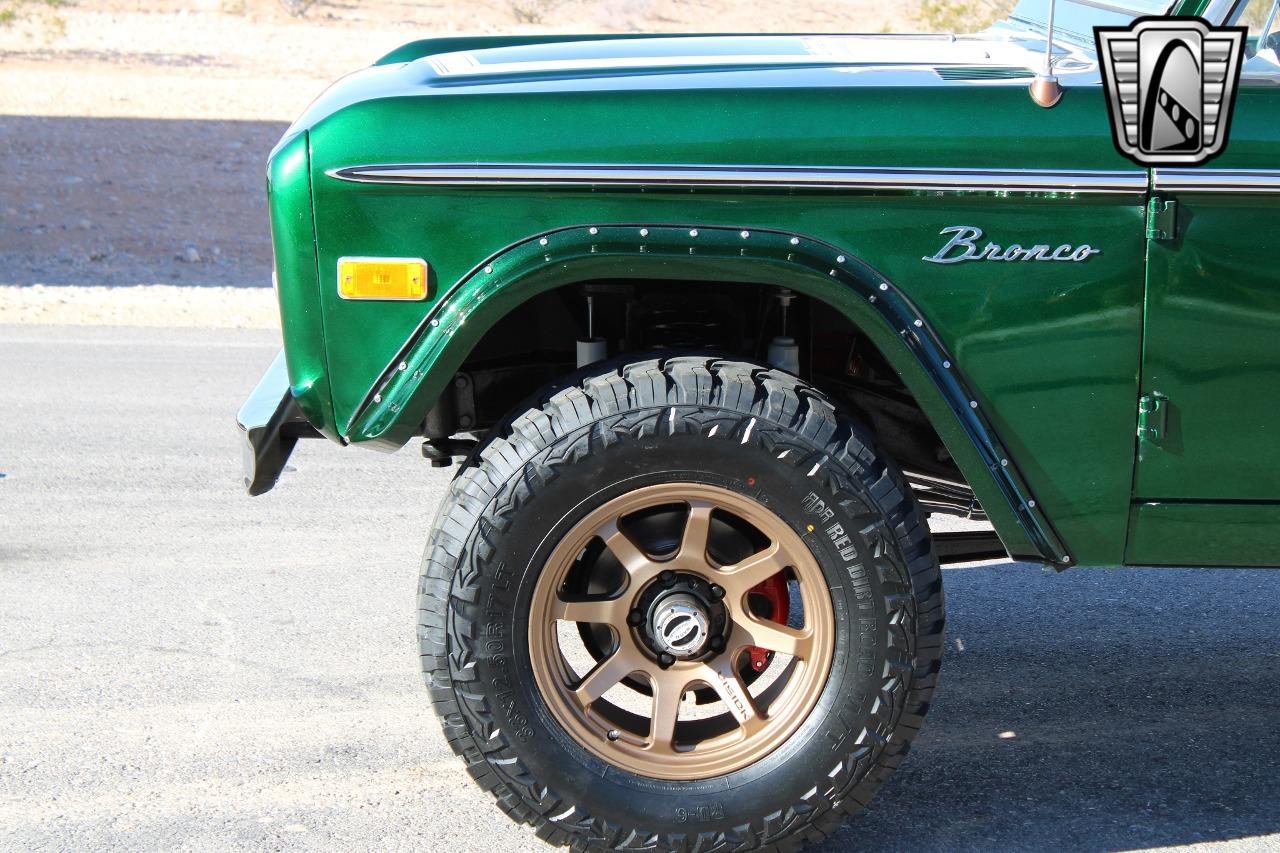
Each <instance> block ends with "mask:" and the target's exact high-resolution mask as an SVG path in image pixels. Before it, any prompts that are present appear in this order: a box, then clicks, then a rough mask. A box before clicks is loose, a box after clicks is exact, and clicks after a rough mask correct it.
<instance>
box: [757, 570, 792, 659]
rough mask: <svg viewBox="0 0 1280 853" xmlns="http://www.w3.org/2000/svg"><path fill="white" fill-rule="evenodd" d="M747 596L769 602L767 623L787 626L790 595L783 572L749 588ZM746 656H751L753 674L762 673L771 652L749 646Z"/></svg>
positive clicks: (789, 611) (789, 612)
mask: <svg viewBox="0 0 1280 853" xmlns="http://www.w3.org/2000/svg"><path fill="white" fill-rule="evenodd" d="M748 595H759V596H763V597H764V599H765V600H766V601H768V602H769V608H770V609H769V621H770V622H777V623H778V624H779V625H785V624H787V618H788V616H790V614H791V595H790V593H789V592H788V591H787V576H786V574H785V573H783V572H778V573H777V574H776V575H774V576H773V577H771V578H766V579H764V580H762V581H760V583H758V584H756V585H755V586H753V587H751V590H750V592H748ZM747 654H749V655H750V656H751V669H752V670H753V671H755V672H764V669H765V667H767V666H768V665H769V657H770V656H771V655H772V654H773V652H771V651H769V650H768V649H762V648H760V647H759V646H749V647H748V648H747Z"/></svg>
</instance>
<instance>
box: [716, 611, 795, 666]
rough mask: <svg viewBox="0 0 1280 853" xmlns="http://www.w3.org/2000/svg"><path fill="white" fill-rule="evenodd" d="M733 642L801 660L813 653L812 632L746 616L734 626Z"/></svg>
mask: <svg viewBox="0 0 1280 853" xmlns="http://www.w3.org/2000/svg"><path fill="white" fill-rule="evenodd" d="M734 628H735V630H734V636H733V639H734V641H735V642H741V643H742V644H743V645H748V646H759V647H760V648H762V649H768V650H769V651H771V652H778V653H780V654H784V655H792V656H793V657H798V658H800V659H801V660H808V658H809V656H810V655H811V654H812V653H813V633H812V632H811V631H804V630H800V629H798V628H791V627H789V626H787V625H779V624H778V623H777V622H765V621H763V620H760V619H755V618H751V617H748V618H746V619H742V620H740V621H739V622H738V623H737V624H736V625H735V626H734Z"/></svg>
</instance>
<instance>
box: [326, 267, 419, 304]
mask: <svg viewBox="0 0 1280 853" xmlns="http://www.w3.org/2000/svg"><path fill="white" fill-rule="evenodd" d="M427 287H428V285H427V262H426V261H424V260H422V258H339V259H338V295H339V296H341V297H342V298H343V299H408V300H417V299H426V298H427Z"/></svg>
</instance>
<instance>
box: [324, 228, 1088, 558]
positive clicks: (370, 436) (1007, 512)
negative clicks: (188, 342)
mask: <svg viewBox="0 0 1280 853" xmlns="http://www.w3.org/2000/svg"><path fill="white" fill-rule="evenodd" d="M619 277H625V278H663V279H698V280H704V281H706V280H723V281H737V282H751V283H759V284H769V285H774V286H779V287H789V288H791V289H793V290H795V291H798V292H800V293H804V294H806V295H809V296H812V297H814V298H817V299H820V300H822V301H824V302H826V303H828V304H830V305H831V306H833V307H835V308H836V309H837V310H839V311H841V312H842V313H843V314H844V315H845V316H846V317H848V319H849V320H850V321H851V322H852V323H853V324H854V325H856V326H857V327H858V329H859V330H860V331H862V333H863V334H865V335H867V337H868V338H870V339H871V340H872V342H873V343H874V344H875V345H876V346H877V347H878V348H879V350H880V351H881V352H882V353H883V354H884V356H885V357H886V358H887V359H888V360H889V362H890V363H891V364H892V365H893V367H894V369H895V370H897V371H898V373H899V375H900V376H901V377H902V380H903V382H904V384H905V385H906V386H907V389H908V390H909V391H910V392H911V393H912V394H913V395H914V396H915V398H916V400H917V402H918V403H919V404H920V407H921V409H922V410H923V411H924V413H925V415H926V416H927V417H928V418H929V420H930V421H931V423H932V424H933V427H934V429H936V430H937V432H938V435H939V437H940V438H941V439H942V441H943V443H944V444H945V445H946V447H947V451H948V452H949V453H950V454H951V455H952V457H953V458H954V459H955V461H956V463H957V465H958V466H959V468H960V470H961V472H962V473H963V474H964V476H965V478H966V480H967V481H968V483H969V485H970V486H971V487H972V488H973V490H974V493H975V495H976V496H977V497H978V499H979V500H980V501H981V502H982V505H983V508H984V509H985V510H986V512H987V514H988V516H989V517H990V518H991V520H992V523H993V524H994V525H995V528H996V531H997V532H998V533H999V534H1000V537H1001V539H1002V541H1003V542H1004V544H1005V546H1006V548H1007V549H1008V550H1009V553H1010V554H1011V555H1012V556H1014V557H1015V558H1027V559H1033V560H1037V561H1042V562H1047V563H1053V564H1055V565H1057V566H1067V565H1070V564H1071V559H1070V557H1069V556H1068V552H1067V550H1066V549H1065V548H1064V546H1063V543H1062V542H1061V540H1060V539H1059V537H1058V535H1057V533H1056V532H1055V531H1054V529H1053V527H1052V525H1051V524H1050V522H1049V519H1048V518H1047V517H1046V516H1045V515H1044V514H1043V512H1042V511H1041V509H1040V508H1039V506H1038V505H1037V502H1036V501H1035V499H1034V497H1033V496H1032V494H1031V492H1030V489H1029V488H1028V486H1027V483H1026V481H1025V479H1024V478H1023V477H1022V476H1021V474H1020V473H1019V471H1018V466H1017V464H1016V460H1014V459H1012V458H1011V457H1010V455H1009V453H1008V452H1007V451H1006V449H1005V448H1004V446H1003V445H1002V443H1001V442H1000V440H999V437H998V436H997V435H996V434H995V432H994V430H993V429H992V428H991V426H990V423H989V421H988V419H987V418H986V416H985V415H984V413H983V411H982V409H981V407H980V406H979V405H978V403H977V402H976V401H977V397H975V396H974V395H973V394H971V393H969V390H968V388H967V387H966V383H965V381H964V376H963V371H962V369H961V366H960V365H958V364H957V363H956V361H955V359H954V358H953V357H952V356H951V355H950V354H949V353H948V352H947V351H946V350H945V348H944V347H943V345H942V343H941V342H940V340H939V338H938V337H937V336H936V335H935V334H934V333H933V331H932V330H931V329H930V327H929V324H928V323H927V321H926V320H925V318H924V317H922V316H921V315H920V313H919V312H918V311H917V310H916V308H915V306H914V305H913V304H912V303H911V301H910V300H909V299H908V298H907V297H906V295H905V294H903V293H902V292H901V291H900V290H899V289H898V288H896V287H895V286H894V285H893V284H892V283H891V282H889V281H888V280H887V279H885V278H884V277H883V276H882V275H880V274H879V273H877V272H876V271H875V270H874V269H872V268H871V267H869V266H868V265H866V264H864V263H862V262H861V261H859V260H857V259H856V258H854V257H852V256H850V255H848V254H846V253H842V252H841V251H840V250H839V249H837V248H836V247H834V246H831V245H830V244H828V243H824V242H822V241H819V240H814V239H812V238H809V237H806V236H804V235H800V234H792V233H788V232H783V231H756V230H752V231H744V230H740V229H734V228H724V227H704V226H696V227H695V226H674V225H642V224H636V225H609V226H585V225H584V226H576V227H569V228H562V229H557V230H553V231H548V232H545V233H542V234H536V235H533V236H531V237H529V238H528V239H526V240H522V241H520V242H518V243H515V244H513V245H511V246H508V247H507V248H505V249H503V250H501V251H499V252H497V253H496V254H494V255H493V256H491V257H490V258H488V259H487V260H486V261H484V262H483V263H481V264H479V265H477V266H476V267H475V268H473V269H472V270H471V271H470V272H469V273H467V274H466V275H465V276H463V277H462V278H461V279H460V280H459V281H458V282H457V283H456V284H454V285H453V286H452V287H450V288H449V289H448V291H446V292H445V293H444V294H443V295H442V296H441V297H440V299H438V300H437V301H436V303H435V305H434V306H433V307H432V310H431V311H430V313H429V314H428V315H427V316H426V317H425V318H424V320H423V322H422V324H421V325H419V327H418V328H417V329H416V330H415V332H414V333H413V334H412V335H411V336H410V337H409V340H408V341H407V342H406V343H405V345H404V346H403V347H402V348H401V350H400V352H399V353H398V354H397V355H396V358H395V359H394V360H393V361H392V362H391V363H390V364H389V365H388V366H387V368H386V370H384V371H383V373H382V375H381V376H380V378H379V380H378V381H377V382H376V383H375V385H374V387H373V388H372V389H370V391H369V393H368V396H367V397H366V398H365V400H364V401H363V403H362V404H361V406H359V407H358V408H357V410H356V414H355V416H354V417H353V418H352V420H351V422H350V423H349V424H348V427H347V430H346V433H347V437H348V438H349V439H350V440H351V441H353V442H370V443H372V444H374V445H375V446H381V447H382V448H384V449H394V448H397V447H400V446H401V445H403V444H404V443H405V442H407V441H408V440H409V439H410V438H411V437H412V436H413V435H414V433H415V431H416V429H417V427H418V425H419V424H420V423H421V421H422V418H423V416H424V414H425V413H426V411H427V410H428V409H429V408H430V406H431V405H432V404H433V403H434V402H435V400H436V398H437V396H438V395H439V394H440V392H441V391H442V390H443V389H444V387H445V385H446V384H447V383H449V382H450V381H451V379H452V378H453V375H454V373H456V372H457V370H458V369H459V368H460V367H461V366H462V363H463V361H464V360H465V359H466V357H467V354H468V353H469V352H470V351H471V349H472V348H473V347H474V346H475V344H476V342H477V341H478V340H479V339H480V337H481V336H482V335H483V334H484V333H485V332H486V331H487V330H488V329H489V328H490V327H491V326H492V325H493V324H494V323H495V322H497V320H498V319H499V318H501V317H502V316H504V315H505V314H506V313H507V312H509V311H512V310H515V309H517V308H518V307H519V306H520V305H521V304H522V303H524V302H525V301H526V300H527V299H529V298H530V297H532V296H534V295H536V294H538V293H541V292H543V291H545V290H550V289H552V288H555V287H560V286H563V285H566V284H572V283H575V282H580V281H584V280H588V279H592V278H619Z"/></svg>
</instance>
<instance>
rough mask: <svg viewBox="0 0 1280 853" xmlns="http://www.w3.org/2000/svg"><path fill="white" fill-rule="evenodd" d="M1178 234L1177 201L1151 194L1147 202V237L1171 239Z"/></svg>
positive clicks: (1150, 238)
mask: <svg viewBox="0 0 1280 853" xmlns="http://www.w3.org/2000/svg"><path fill="white" fill-rule="evenodd" d="M1177 236H1178V202H1176V201H1174V200H1173V199H1165V198H1160V197H1159V196H1152V197H1151V200H1150V201H1148V202H1147V239H1148V240H1172V239H1173V238H1174V237H1177Z"/></svg>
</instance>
